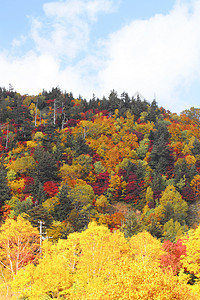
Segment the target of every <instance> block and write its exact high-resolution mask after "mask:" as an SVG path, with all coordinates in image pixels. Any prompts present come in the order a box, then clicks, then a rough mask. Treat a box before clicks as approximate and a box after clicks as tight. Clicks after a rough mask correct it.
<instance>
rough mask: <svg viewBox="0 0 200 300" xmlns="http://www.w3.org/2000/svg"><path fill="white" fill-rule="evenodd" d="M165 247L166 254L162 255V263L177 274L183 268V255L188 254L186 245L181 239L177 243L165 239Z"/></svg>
mask: <svg viewBox="0 0 200 300" xmlns="http://www.w3.org/2000/svg"><path fill="white" fill-rule="evenodd" d="M163 249H164V250H165V252H166V254H164V255H162V256H161V265H162V267H163V268H164V269H172V271H173V273H174V275H177V274H178V272H179V271H180V268H181V262H180V260H181V256H182V255H186V246H185V245H183V244H182V241H181V240H178V241H177V242H176V243H172V242H170V241H168V240H167V241H166V240H165V241H164V243H163Z"/></svg>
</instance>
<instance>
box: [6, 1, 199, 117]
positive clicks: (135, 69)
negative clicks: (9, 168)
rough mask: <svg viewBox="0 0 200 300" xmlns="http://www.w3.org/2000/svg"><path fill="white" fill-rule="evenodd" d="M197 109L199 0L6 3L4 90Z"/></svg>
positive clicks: (169, 107)
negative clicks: (114, 96) (136, 98)
mask: <svg viewBox="0 0 200 300" xmlns="http://www.w3.org/2000/svg"><path fill="white" fill-rule="evenodd" d="M9 84H11V85H12V86H13V88H14V90H15V91H17V92H19V93H21V94H29V95H37V94H38V93H40V92H42V90H43V89H45V90H47V91H49V90H51V89H52V87H57V86H58V87H60V88H61V90H63V91H67V92H72V93H73V95H74V97H78V96H79V95H81V96H82V97H83V98H85V99H88V100H89V99H90V98H92V96H93V94H95V96H96V97H99V98H101V97H102V96H105V97H108V96H109V94H110V91H111V90H113V89H114V90H115V91H117V93H118V95H119V96H120V95H121V93H123V92H124V91H125V92H127V93H128V94H129V96H130V97H131V96H133V95H134V94H135V93H136V92H139V93H140V94H142V95H143V96H144V98H145V99H147V101H149V102H151V101H152V100H153V99H154V98H156V100H157V102H158V105H159V106H163V107H164V108H166V109H169V110H170V111H172V112H176V113H180V112H181V111H182V110H184V109H187V108H190V107H192V106H194V107H198V108H199V107H200V0H187V1H186V0H177V1H175V0H162V1H161V0H151V1H150V0H140V1H138V0H137V1H136V0H62V1H56V0H55V1H51V0H49V1H48V0H6V1H1V17H0V86H1V87H5V88H8V87H9Z"/></svg>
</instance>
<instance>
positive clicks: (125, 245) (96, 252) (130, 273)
mask: <svg viewBox="0 0 200 300" xmlns="http://www.w3.org/2000/svg"><path fill="white" fill-rule="evenodd" d="M161 254H162V250H161V243H160V242H159V241H158V240H157V239H155V238H153V237H152V236H151V235H150V234H149V233H145V232H144V233H141V234H139V235H136V236H133V237H132V238H131V239H130V241H127V240H126V239H125V238H124V235H123V233H121V232H120V231H118V230H117V231H115V232H113V233H111V232H110V230H109V229H108V228H106V227H105V226H98V225H97V224H96V223H93V222H92V223H90V224H89V226H88V229H86V230H85V231H83V232H81V233H77V232H75V233H72V234H70V235H69V236H68V239H67V240H59V241H58V242H57V243H56V244H53V243H51V242H49V241H45V242H44V243H43V250H42V257H41V259H40V260H39V263H38V264H37V265H36V266H34V265H33V264H30V265H28V266H26V267H25V268H23V269H21V270H19V272H18V274H17V275H16V276H15V278H14V280H13V281H12V282H11V288H12V292H13V298H12V299H22V298H23V297H24V298H23V299H25V298H26V297H27V298H26V299H30V300H37V299H38V300H39V299H52V298H53V299H69V300H75V299H82V300H83V299H84V300H116V299H138V300H139V299H145V300H147V299H157V300H164V299H177V300H179V299H180V300H190V299H191V300H195V299H200V298H199V297H198V296H196V295H194V294H193V293H192V291H191V288H190V286H189V285H187V284H185V283H180V282H179V281H178V277H177V276H176V277H175V276H173V274H172V272H169V271H167V272H164V271H163V270H162V269H161V267H160V259H159V257H160V255H161Z"/></svg>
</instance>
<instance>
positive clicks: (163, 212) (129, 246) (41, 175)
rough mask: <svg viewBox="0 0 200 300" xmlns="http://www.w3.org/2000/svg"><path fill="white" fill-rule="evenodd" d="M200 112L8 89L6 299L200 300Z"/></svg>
mask: <svg viewBox="0 0 200 300" xmlns="http://www.w3.org/2000/svg"><path fill="white" fill-rule="evenodd" d="M199 129H200V109H198V108H194V107H192V108H190V109H187V110H185V111H183V112H181V113H180V114H179V115H178V114H176V113H171V112H170V111H169V110H167V109H166V108H163V107H159V106H158V104H157V102H156V100H153V101H152V102H148V101H147V100H146V99H144V98H143V97H142V96H141V95H140V94H139V93H138V94H136V96H134V97H130V96H129V95H128V94H127V93H125V92H124V93H123V94H122V95H120V96H119V95H118V94H117V92H116V91H114V90H112V91H111V92H110V95H109V96H108V98H106V97H103V98H102V99H99V98H97V97H96V96H95V95H93V98H92V99H90V100H86V99H83V98H82V97H81V96H79V97H78V98H74V97H73V94H72V93H67V92H63V91H61V90H60V88H59V87H56V88H52V90H51V91H45V90H43V92H42V93H40V94H39V95H37V96H30V95H21V94H19V93H17V92H15V91H14V89H13V88H12V86H10V87H9V89H8V90H7V89H5V88H0V299H21V300H22V299H30V300H37V299H43V300H48V299H91V300H93V299H95V300H98V299H99V300H104V299H105V300H112V299H113V300H114V299H163V300H164V299H180V300H182V299H183V300H184V299H187V300H189V299H193V300H195V299H200V225H199V223H200V130H199Z"/></svg>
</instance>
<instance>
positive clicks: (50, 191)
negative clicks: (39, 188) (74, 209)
mask: <svg viewBox="0 0 200 300" xmlns="http://www.w3.org/2000/svg"><path fill="white" fill-rule="evenodd" d="M43 188H44V191H45V193H46V194H47V196H49V197H54V196H55V195H56V194H58V185H57V183H56V182H54V181H46V182H45V183H44V185H43Z"/></svg>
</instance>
